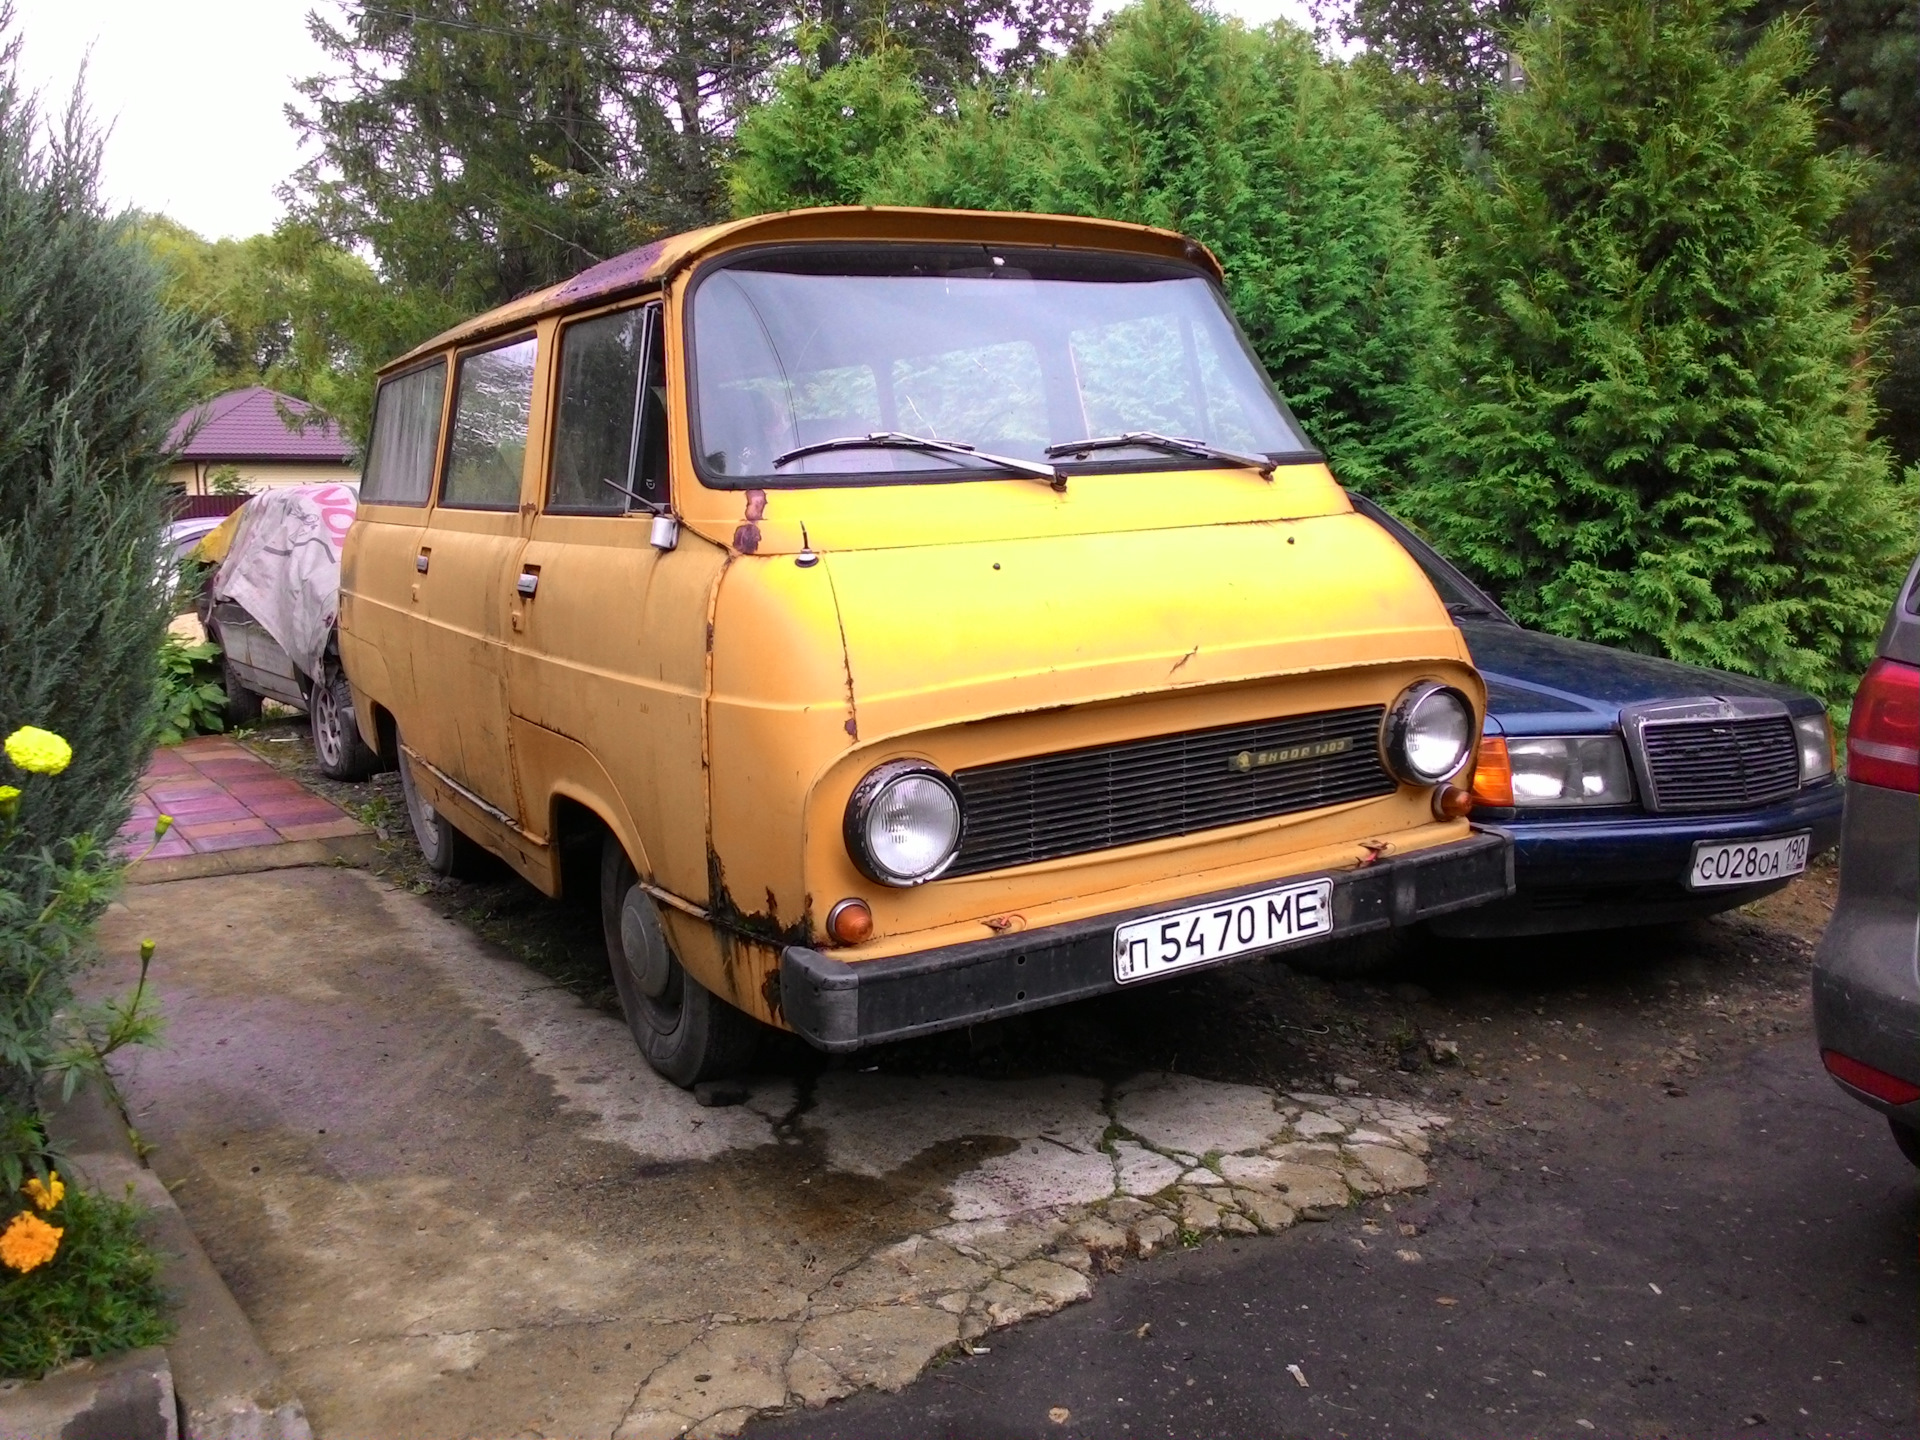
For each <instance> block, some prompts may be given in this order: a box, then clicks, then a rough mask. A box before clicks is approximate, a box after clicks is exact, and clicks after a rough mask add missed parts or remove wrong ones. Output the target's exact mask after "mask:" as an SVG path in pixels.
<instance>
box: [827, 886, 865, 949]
mask: <svg viewBox="0 0 1920 1440" xmlns="http://www.w3.org/2000/svg"><path fill="white" fill-rule="evenodd" d="M872 934H873V911H872V910H870V909H869V908H868V907H867V902H866V901H864V900H862V899H860V898H858V897H857V896H848V897H847V898H846V899H845V900H842V901H840V902H839V903H838V904H836V905H835V906H834V907H833V908H832V909H831V910H829V911H828V912H827V935H828V937H829V938H830V939H832V940H833V941H834V942H835V943H837V944H840V945H858V944H859V943H860V942H861V941H862V940H865V939H867V938H868V937H869V936H871V935H872Z"/></svg>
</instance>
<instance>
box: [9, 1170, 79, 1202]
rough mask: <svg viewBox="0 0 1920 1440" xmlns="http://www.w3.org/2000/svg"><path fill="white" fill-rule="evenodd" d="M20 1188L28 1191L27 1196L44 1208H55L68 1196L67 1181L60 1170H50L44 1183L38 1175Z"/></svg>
mask: <svg viewBox="0 0 1920 1440" xmlns="http://www.w3.org/2000/svg"><path fill="white" fill-rule="evenodd" d="M20 1188H21V1189H22V1190H24V1191H25V1192H26V1195H27V1198H28V1199H29V1200H31V1201H33V1203H34V1204H36V1205H38V1206H39V1207H40V1208H41V1209H42V1210H51V1209H53V1207H54V1206H56V1205H58V1204H59V1203H60V1202H61V1201H62V1200H63V1199H65V1198H66V1194H67V1185H66V1182H65V1181H64V1180H62V1179H61V1178H60V1172H59V1171H58V1170H49V1171H48V1172H47V1178H46V1182H45V1183H44V1184H43V1183H42V1182H41V1180H40V1177H39V1176H37V1175H36V1176H35V1177H34V1178H33V1179H31V1180H29V1181H27V1183H26V1184H24V1185H22V1186H21V1187H20Z"/></svg>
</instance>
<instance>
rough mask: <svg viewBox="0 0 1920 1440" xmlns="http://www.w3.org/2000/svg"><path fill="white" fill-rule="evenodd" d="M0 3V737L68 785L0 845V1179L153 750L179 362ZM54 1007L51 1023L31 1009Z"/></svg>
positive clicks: (180, 353) (31, 805) (154, 285)
mask: <svg viewBox="0 0 1920 1440" xmlns="http://www.w3.org/2000/svg"><path fill="white" fill-rule="evenodd" d="M9 15H10V12H9V10H8V9H7V8H6V7H4V6H0V315H4V316H5V317H6V323H5V324H4V325H0V732H10V731H12V730H14V729H15V728H16V727H18V726H20V725H22V724H23V723H25V724H32V725H36V726H44V727H46V728H47V729H49V730H51V731H54V732H57V733H58V734H60V735H63V736H65V737H67V739H68V740H70V741H72V742H73V751H74V760H73V764H72V767H71V769H69V770H68V771H67V772H66V773H65V774H64V775H62V776H61V777H60V780H59V783H58V784H54V783H51V782H50V781H49V780H48V779H47V778H46V777H42V776H28V777H26V779H25V780H24V781H22V782H21V783H20V784H19V785H18V786H17V787H15V788H17V789H18V790H19V791H20V793H19V794H18V795H17V796H15V797H14V799H13V803H12V813H11V814H10V815H9V816H8V817H7V823H6V824H5V825H4V827H0V1131H3V1132H4V1133H3V1134H0V1160H5V1159H7V1158H8V1157H9V1156H11V1157H12V1158H13V1159H14V1161H15V1162H16V1163H17V1159H18V1154H19V1152H18V1150H16V1149H11V1148H7V1147H10V1146H13V1145H16V1144H18V1143H23V1142H22V1138H21V1137H22V1136H23V1134H25V1133H26V1132H30V1131H34V1130H35V1121H34V1119H33V1113H34V1112H33V1086H34V1083H35V1077H36V1073H37V1069H38V1067H39V1066H40V1065H41V1064H42V1063H43V1061H44V1058H45V1056H46V1055H47V1054H48V1053H49V1047H50V1046H52V1045H53V1041H52V1040H51V1039H50V1037H49V1036H48V1034H47V1033H46V1031H45V1029H44V1027H45V1025H46V1024H47V1023H48V1021H49V1019H50V1017H51V1015H52V1014H53V1013H54V1010H55V1009H57V1006H58V1003H59V999H60V997H61V996H62V995H63V994H64V993H65V991H66V987H67V983H68V981H69V980H70V978H71V975H72V974H73V972H74V970H75V969H76V968H77V967H78V965H79V964H80V962H81V960H82V959H83V958H84V953H85V936H86V932H87V927H88V925H89V923H90V922H91V921H92V919H93V918H94V916H95V915H96V914H97V913H98V911H99V909H100V907H101V906H102V905H104V904H105V901H106V897H107V894H108V893H109V891H110V888H111V885H112V883H113V881H114V879H115V877H116V876H117V874H118V866H117V864H116V863H115V861H114V859H113V857H112V855H111V854H110V853H109V852H108V851H107V849H106V848H105V847H104V846H103V845H100V844H97V843H95V841H94V840H93V839H91V838H88V837H94V836H111V835H113V834H114V833H115V832H116V831H117V830H118V829H119V827H120V825H121V823H122V822H123V821H124V820H125V818H126V815H127V810H128V803H129V798H130V795H131V792H132V788H133V784H134V781H135V780H136V778H137V777H138V775H139V772H140V769H141V767H142V765H143V764H144V763H145V761H146V757H147V753H148V749H149V746H150V745H151V742H152V738H153V734H154V718H155V717H154V713H153V706H154V697H155V693H156V688H157V683H158V658H157V657H158V656H159V653H160V638H161V633H162V631H163V630H164V628H165V625H166V621H167V618H168V614H169V610H170V605H169V601H170V599H171V595H170V594H169V591H170V588H171V587H170V584H169V583H168V581H167V579H166V578H165V577H167V575H168V574H169V571H168V569H167V567H166V566H165V564H164V560H163V547H162V544H161V538H160V537H161V527H162V519H163V510H162V489H163V483H164V466H165V460H166V446H167V433H168V429H169V427H170V426H171V424H172V422H173V419H174V417H175V416H176V415H177V414H178V413H179V412H180V411H181V410H183V409H184V408H186V405H187V403H188V402H189V400H190V398H191V396H192V393H193V384H194V380H195V374H196V370H197V367H198V365H199V363H200V362H199V358H198V357H199V351H198V350H197V348H196V345H195V343H194V341H193V337H192V335H191V334H190V333H189V332H188V331H187V330H185V329H184V328H183V322H181V321H177V320H174V319H172V318H170V316H169V314H168V312H167V311H166V310H165V308H164V307H163V306H162V304H161V301H160V298H159V286H158V279H157V276H156V275H155V273H154V269H153V265H152V262H151V260H150V259H149V257H148V252H147V251H146V249H145V248H144V247H143V246H141V245H139V244H138V243H136V242H135V241H134V239H133V238H132V236H131V232H130V229H129V226H128V224H127V223H126V221H125V220H124V219H114V218H111V217H109V216H108V214H107V213H106V210H105V208H104V205H103V202H102V200H101V197H100V193H99V184H98V177H99V161H100V146H99V140H98V138H97V136H96V135H95V134H94V132H93V131H92V130H91V129H90V128H89V125H88V122H87V119H86V116H85V112H84V110H83V108H82V106H81V103H80V100H79V97H78V96H77V95H76V97H75V99H74V101H73V103H72V104H71V105H70V106H69V107H68V109H67V111H66V113H65V115H64V116H63V117H61V118H60V119H59V120H58V121H57V122H55V123H54V124H52V125H50V126H49V125H45V124H43V122H42V118H41V116H40V115H39V114H38V112H37V111H36V109H35V106H34V103H33V101H32V100H31V99H30V98H28V97H26V96H24V95H23V94H22V92H21V90H20V88H19V84H18V80H17V74H16V70H17V60H18V53H19V41H18V37H17V36H11V35H10V34H9ZM49 1007H53V1008H49Z"/></svg>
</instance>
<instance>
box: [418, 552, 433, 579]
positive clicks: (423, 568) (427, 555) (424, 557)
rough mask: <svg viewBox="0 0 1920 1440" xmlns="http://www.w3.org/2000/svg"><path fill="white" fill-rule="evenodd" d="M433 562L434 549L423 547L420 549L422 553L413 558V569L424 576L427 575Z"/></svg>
mask: <svg viewBox="0 0 1920 1440" xmlns="http://www.w3.org/2000/svg"><path fill="white" fill-rule="evenodd" d="M432 562H433V550H432V548H431V547H429V546H426V545H422V546H421V547H420V553H419V554H418V555H416V556H414V557H413V568H414V569H416V570H418V571H419V572H420V573H421V574H422V575H424V574H426V573H427V566H428V565H429V564H431V563H432Z"/></svg>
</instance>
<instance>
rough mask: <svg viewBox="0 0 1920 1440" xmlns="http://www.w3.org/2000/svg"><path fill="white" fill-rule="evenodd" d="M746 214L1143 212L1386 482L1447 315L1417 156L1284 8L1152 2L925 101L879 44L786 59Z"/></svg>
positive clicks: (1311, 417)
mask: <svg viewBox="0 0 1920 1440" xmlns="http://www.w3.org/2000/svg"><path fill="white" fill-rule="evenodd" d="M739 147H740V158H739V160H738V162H737V163H736V166H735V168H734V172H733V194H734V199H735V204H736V206H737V207H738V208H739V210H740V211H741V212H742V213H750V212H753V211H759V210H772V209H779V208H782V207H784V206H786V205H791V204H821V203H863V202H864V203H899V204H918V205H948V206H953V207H956V208H960V209H982V210H1040V211H1053V212H1057V213H1065V214H1075V215H1098V216H1104V217H1107V218H1110V219H1119V220H1132V221H1136V222H1140V223H1144V224H1150V225H1161V226H1166V227H1168V228H1170V229H1175V230H1179V231H1182V232H1183V233H1185V234H1188V235H1191V236H1193V237H1194V238H1195V239H1197V240H1200V241H1201V242H1202V243H1204V244H1206V245H1207V246H1209V247H1210V248H1211V249H1212V250H1213V251H1214V253H1215V254H1216V255H1217V256H1218V257H1219V259H1220V261H1221V264H1222V266H1223V268H1224V270H1225V272H1226V278H1227V293H1228V298H1229V299H1230V300H1231V301H1232V303H1233V306H1234V309H1235V311H1236V312H1237V314H1238V315H1239V318H1240V321H1241V323H1242V324H1243V325H1244V326H1245V327H1246V330H1247V333H1248V337H1249V338H1250V339H1251V340H1252V342H1253V345H1254V349H1255V351H1256V352H1257V353H1258V355H1259V357H1260V359H1261V361H1262V363H1263V364H1265V366H1266V367H1267V369H1268V371H1269V373H1270V374H1271V375H1272V376H1273V379H1274V381H1275V383H1276V384H1277V385H1278V386H1279V387H1280V389H1281V391H1282V393H1284V394H1285V395H1286V396H1287V398H1288V400H1289V401H1290V402H1292V404H1293V406H1294V408H1295V409H1296V411H1297V412H1298V413H1299V415H1300V418H1301V420H1302V421H1303V422H1304V423H1305V425H1306V428H1307V432H1308V434H1309V435H1311V436H1312V437H1313V438H1314V439H1315V440H1316V441H1317V442H1318V443H1319V444H1320V445H1321V446H1322V447H1324V448H1325V449H1326V450H1327V452H1328V454H1329V456H1330V457H1331V458H1332V460H1333V463H1334V469H1335V472H1336V473H1337V474H1338V475H1339V477H1340V479H1341V480H1342V481H1343V482H1344V483H1346V484H1349V485H1354V486H1357V487H1359V488H1362V489H1366V490H1371V491H1375V492H1387V491H1390V490H1391V489H1392V488H1393V487H1394V485H1395V484H1396V483H1397V482H1398V480H1399V478H1400V476H1401V475H1402V474H1404V473H1405V472H1406V470H1407V469H1408V468H1409V466H1410V465H1411V448H1410V447H1411V445H1412V442H1413V439H1414V436H1415V434H1416V432H1417V429H1418V423H1419V417H1420V416H1421V415H1422V414H1423V413H1424V410H1423V405H1424V403H1425V399H1424V397H1425V390H1424V388H1423V382H1422V379H1421V366H1422V364H1423V363H1424V361H1425V359H1426V357H1428V356H1429V355H1430V354H1431V352H1432V351H1433V349H1434V347H1435V346H1436V345H1437V344H1440V343H1441V342H1442V339H1443V316H1442V311H1441V309H1440V307H1439V303H1438V290H1437V287H1436V282H1435V278H1434V274H1433V269H1432V264H1431V259H1430V256H1429V254H1428V251H1427V246H1426V241H1425V235H1424V232H1423V228H1422V224H1421V222H1420V220H1419V219H1418V216H1417V213H1416V206H1415V203H1414V201H1413V199H1412V197H1411V194H1410V190H1409V179H1410V177H1409V170H1408V165H1407V161H1406V158H1405V156H1404V155H1403V153H1402V151H1401V149H1400V147H1399V145H1398V143H1397V141H1396V140H1395V138H1394V136H1393V134H1392V132H1391V130H1390V128H1389V126H1388V125H1387V123H1386V122H1385V121H1384V120H1383V119H1382V118H1381V117H1380V116H1379V114H1378V113H1377V112H1376V111H1375V110H1374V108H1373V106H1372V105H1371V103H1370V102H1369V97H1368V96H1367V95H1366V94H1365V93H1364V92H1363V91H1362V90H1360V89H1359V88H1358V87H1357V86H1356V85H1355V83H1354V82H1353V79H1352V77H1351V75H1350V74H1348V73H1347V72H1346V71H1345V70H1344V69H1343V68H1341V67H1339V66H1337V65H1329V64H1327V63H1325V62H1324V61H1323V60H1322V59H1321V57H1320V56H1319V55H1318V53H1317V52H1316V51H1315V49H1314V46H1313V42H1312V39H1311V37H1309V36H1308V35H1307V34H1306V33H1305V32H1303V31H1300V30H1297V29H1294V28H1292V27H1289V26H1286V25H1275V26H1271V27H1269V28H1267V29H1264V30H1257V31H1250V30H1248V29H1246V28H1245V27H1244V26H1242V25H1240V24H1238V23H1237V22H1234V21H1229V20H1224V19H1222V18H1220V17H1219V16H1217V15H1215V14H1213V13H1212V12H1210V11H1207V10H1203V9H1201V8H1199V7H1197V6H1195V5H1194V4H1192V3H1191V0H1143V3H1140V4H1136V5H1132V6H1129V7H1128V8H1127V9H1125V10H1123V11H1121V12H1120V13H1119V14H1118V15H1116V16H1114V17H1113V18H1112V19H1111V20H1110V21H1109V22H1108V24H1107V26H1106V27H1105V29H1104V31H1103V32H1102V33H1101V34H1100V35H1099V36H1098V37H1097V43H1095V44H1093V45H1092V46H1090V47H1089V48H1088V49H1087V50H1085V51H1084V52H1083V53H1078V54H1075V55H1071V56H1068V57H1065V58H1063V59H1060V60H1057V61H1055V62H1054V63H1052V64H1051V65H1048V66H1046V67H1044V68H1043V69H1042V70H1041V71H1039V72H1038V73H1037V74H1036V75H1035V76H1034V77H1033V78H1032V80H1031V81H1027V82H1021V83H1017V84H1012V85H991V86H989V85H982V86H976V87H974V88H973V89H972V90H970V91H967V92H965V93H963V94H962V95H961V96H960V97H959V101H958V105H957V108H956V110H955V112H954V113H953V114H951V115H934V114H933V113H932V112H931V109H930V107H928V106H927V105H926V104H925V103H924V102H923V101H922V99H921V98H920V97H918V96H917V94H916V92H915V90H914V85H913V76H912V73H911V71H910V70H909V69H908V68H906V67H905V66H903V65H901V64H898V63H891V64H890V63H889V62H887V61H886V60H885V58H884V57H876V58H874V59H872V60H869V61H867V62H865V68H864V69H862V68H859V67H858V66H857V65H843V66H841V67H839V68H838V69H837V70H835V71H831V72H827V73H826V74H813V73H809V72H803V71H797V70H796V71H789V72H787V73H786V74H785V75H783V76H782V77H781V81H780V84H779V88H778V91H777V94H776V98H775V99H774V100H773V102H772V103H771V104H769V105H767V106H765V107H763V108H762V109H760V110H759V111H756V112H755V113H754V114H753V115H751V116H749V117H748V119H747V121H746V123H745V124H743V125H742V127H741V130H740V136H739Z"/></svg>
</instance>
